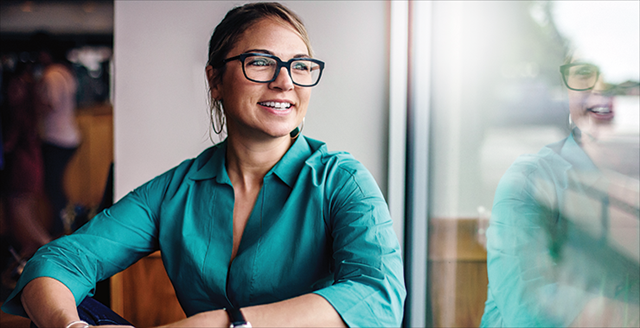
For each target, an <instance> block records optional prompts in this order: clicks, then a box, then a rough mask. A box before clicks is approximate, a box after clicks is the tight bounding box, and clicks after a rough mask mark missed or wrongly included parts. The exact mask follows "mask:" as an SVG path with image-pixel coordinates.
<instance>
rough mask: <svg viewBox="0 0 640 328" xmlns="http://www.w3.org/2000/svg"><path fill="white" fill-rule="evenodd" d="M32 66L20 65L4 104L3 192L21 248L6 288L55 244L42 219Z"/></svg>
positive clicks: (5, 278) (12, 233) (15, 241)
mask: <svg viewBox="0 0 640 328" xmlns="http://www.w3.org/2000/svg"><path fill="white" fill-rule="evenodd" d="M31 66H32V65H31V64H30V63H28V62H26V63H25V62H18V64H17V65H16V69H15V71H14V74H13V76H12V77H11V78H9V79H8V81H7V97H6V103H5V104H4V110H5V111H6V112H5V116H4V117H3V124H4V126H3V132H4V135H3V147H4V158H5V168H4V170H3V171H2V193H3V198H4V199H5V213H6V218H7V226H8V232H9V234H10V238H11V239H12V240H11V244H13V245H15V246H17V248H18V249H17V251H18V252H19V255H18V254H16V253H15V252H14V257H15V258H16V263H14V264H12V265H10V267H9V268H8V270H6V271H5V272H3V276H2V278H3V284H5V285H11V284H12V283H10V281H13V284H15V280H16V278H17V275H19V274H20V272H21V268H22V267H24V263H26V262H25V259H28V258H29V257H30V256H31V255H33V253H35V252H36V250H38V248H40V246H42V245H44V244H46V243H48V242H50V241H51V237H50V236H49V234H48V232H47V231H46V229H45V228H44V226H43V225H42V223H41V221H40V219H39V217H38V199H39V196H40V195H41V194H42V189H43V164H42V154H41V150H40V138H39V136H38V115H37V112H36V106H35V105H34V99H35V97H34V86H35V82H34V79H33V76H32V71H31ZM5 119H6V121H5Z"/></svg>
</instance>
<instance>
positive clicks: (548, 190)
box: [494, 139, 571, 203]
mask: <svg viewBox="0 0 640 328" xmlns="http://www.w3.org/2000/svg"><path fill="white" fill-rule="evenodd" d="M565 141H566V139H564V140H561V141H559V142H556V143H553V144H550V145H547V146H545V147H543V148H542V149H541V150H540V151H539V152H538V153H536V154H526V155H522V156H520V157H518V158H517V159H516V160H515V161H514V162H513V164H512V165H511V166H510V167H509V169H507V171H506V172H505V173H504V175H503V176H502V178H501V179H500V182H499V184H498V187H497V189H496V194H495V199H494V202H496V203H497V202H498V201H500V200H504V199H514V198H517V199H519V198H523V199H530V198H540V197H542V196H541V195H546V196H544V198H550V199H552V198H553V197H554V195H555V189H556V187H557V186H559V185H561V184H563V180H565V177H566V175H567V171H568V170H569V169H570V168H571V165H570V164H569V163H568V162H567V161H566V160H565V159H564V158H562V156H560V149H562V146H563V144H564V142H565Z"/></svg>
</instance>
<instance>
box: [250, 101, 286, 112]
mask: <svg viewBox="0 0 640 328" xmlns="http://www.w3.org/2000/svg"><path fill="white" fill-rule="evenodd" d="M258 105H261V106H265V107H270V108H273V109H275V110H285V109H289V108H290V107H291V103H288V102H276V101H265V102H259V103H258Z"/></svg>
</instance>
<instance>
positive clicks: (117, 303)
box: [111, 252, 186, 327]
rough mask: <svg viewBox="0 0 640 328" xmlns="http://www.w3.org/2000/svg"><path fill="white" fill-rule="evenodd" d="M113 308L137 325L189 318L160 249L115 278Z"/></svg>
mask: <svg viewBox="0 0 640 328" xmlns="http://www.w3.org/2000/svg"><path fill="white" fill-rule="evenodd" d="M111 309H113V310H114V311H115V312H116V313H118V314H120V315H121V316H122V317H123V318H125V319H127V320H128V321H129V322H131V323H132V324H133V325H135V326H136V327H152V326H158V325H164V324H168V323H171V322H175V321H178V320H180V319H184V318H186V316H185V314H184V312H183V311H182V308H181V307H180V304H179V303H178V299H177V298H176V295H175V291H174V290H173V286H172V285H171V281H170V280H169V277H168V276H167V274H166V271H165V270H164V265H163V264H162V258H161V257H160V253H159V252H155V253H153V254H151V255H149V256H147V257H146V258H143V259H141V260H140V261H138V262H137V263H136V264H134V265H132V266H131V267H129V268H128V269H126V270H125V271H123V272H121V273H119V274H117V275H115V276H113V277H112V278H111Z"/></svg>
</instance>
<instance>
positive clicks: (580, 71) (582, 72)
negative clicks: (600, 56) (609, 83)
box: [573, 65, 598, 77]
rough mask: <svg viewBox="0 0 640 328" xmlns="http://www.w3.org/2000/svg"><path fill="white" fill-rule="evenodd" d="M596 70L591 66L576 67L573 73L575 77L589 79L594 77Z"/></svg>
mask: <svg viewBox="0 0 640 328" xmlns="http://www.w3.org/2000/svg"><path fill="white" fill-rule="evenodd" d="M597 72H598V70H597V69H596V68H595V67H593V66H591V65H584V66H577V67H576V69H575V70H574V71H573V75H575V76H576V77H591V76H594V75H596V74H597Z"/></svg>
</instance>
